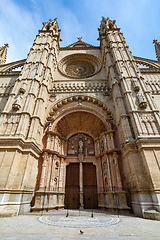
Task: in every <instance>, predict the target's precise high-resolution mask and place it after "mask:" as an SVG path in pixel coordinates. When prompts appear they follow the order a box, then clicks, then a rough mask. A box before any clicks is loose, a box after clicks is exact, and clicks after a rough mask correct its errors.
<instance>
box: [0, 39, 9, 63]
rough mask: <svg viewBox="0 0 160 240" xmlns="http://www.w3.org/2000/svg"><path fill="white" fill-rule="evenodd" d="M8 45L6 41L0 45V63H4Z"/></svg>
mask: <svg viewBox="0 0 160 240" xmlns="http://www.w3.org/2000/svg"><path fill="white" fill-rule="evenodd" d="M8 47H9V45H8V43H6V44H4V46H2V47H0V64H5V62H6V56H7V48H8Z"/></svg>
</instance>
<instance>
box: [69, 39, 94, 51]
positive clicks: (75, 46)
mask: <svg viewBox="0 0 160 240" xmlns="http://www.w3.org/2000/svg"><path fill="white" fill-rule="evenodd" d="M64 48H65V49H86V48H95V46H92V45H90V44H88V43H86V42H83V41H82V38H81V37H79V38H78V41H77V42H74V43H72V44H70V45H68V46H67V47H64ZM96 48H97V47H96Z"/></svg>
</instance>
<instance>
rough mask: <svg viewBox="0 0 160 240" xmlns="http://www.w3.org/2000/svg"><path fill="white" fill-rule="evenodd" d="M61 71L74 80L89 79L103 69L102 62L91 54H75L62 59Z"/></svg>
mask: <svg viewBox="0 0 160 240" xmlns="http://www.w3.org/2000/svg"><path fill="white" fill-rule="evenodd" d="M58 69H59V71H60V72H61V73H62V74H64V75H66V76H68V77H72V78H87V77H91V76H92V75H94V74H96V73H97V72H98V71H99V70H100V69H101V62H100V60H99V59H98V58H97V57H95V56H93V55H89V54H73V55H69V56H66V57H65V58H63V59H61V61H60V62H59V64H58Z"/></svg>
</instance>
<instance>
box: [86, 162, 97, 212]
mask: <svg viewBox="0 0 160 240" xmlns="http://www.w3.org/2000/svg"><path fill="white" fill-rule="evenodd" d="M83 191H84V199H83V200H84V208H85V209H96V208H97V207H98V201H97V179H96V167H95V166H94V165H93V163H83Z"/></svg>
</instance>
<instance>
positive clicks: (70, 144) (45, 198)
mask: <svg viewBox="0 0 160 240" xmlns="http://www.w3.org/2000/svg"><path fill="white" fill-rule="evenodd" d="M71 115H72V114H71ZM77 115H82V113H78V112H77ZM75 116H76V115H74V116H73V117H72V116H71V119H72V118H73V119H75ZM89 116H90V117H91V115H89ZM66 117H67V116H66ZM82 118H83V115H82ZM81 120H82V122H83V119H81ZM61 121H62V120H61ZM77 124H78V123H77ZM86 124H87V123H86ZM101 124H102V123H101ZM71 128H72V126H71ZM78 128H81V129H84V126H83V124H82V125H81V126H78ZM90 128H91V129H90V132H92V130H93V129H92V126H90ZM106 128H107V129H106V131H105V132H102V133H100V135H99V137H96V138H94V139H93V138H92V137H90V136H89V135H87V134H85V133H81V132H80V133H77V134H74V135H73V136H71V137H69V138H68V140H67V139H65V138H62V134H61V133H60V132H56V131H54V128H53V126H51V125H49V127H47V129H46V133H45V136H44V139H45V141H44V149H43V154H42V158H43V160H42V170H41V177H40V181H39V182H38V184H37V186H38V188H39V189H38V190H37V191H36V196H35V205H34V207H33V208H32V209H33V210H41V209H42V208H43V209H46V210H48V209H55V208H56V209H59V208H64V207H65V208H81V209H83V208H100V209H108V210H109V211H115V210H120V211H128V210H129V207H128V206H127V202H126V192H125V191H124V190H123V187H122V180H121V176H120V170H119V164H118V156H119V157H120V156H121V153H120V149H118V148H116V146H115V140H114V134H115V133H114V132H115V130H114V129H113V126H112V124H111V123H109V122H108V123H107V125H106ZM55 129H56V130H57V127H55ZM101 130H102V129H101ZM62 133H63V132H62ZM116 141H118V139H117V140H116ZM116 144H118V143H117V142H116ZM72 163H76V164H77V167H78V171H79V172H77V180H75V179H76V178H75V177H73V176H72V174H73V172H72V174H70V176H67V175H66V174H67V173H66V168H67V167H69V166H70V165H71V164H72ZM86 164H93V165H94V166H95V169H96V175H94V176H93V174H94V173H92V165H88V168H87V172H86V171H84V169H83V168H84V167H85V168H86V166H87V165H86ZM73 171H76V168H75V170H74V169H73ZM68 174H69V171H68ZM86 174H87V175H88V174H89V175H90V179H89V180H87V181H88V182H86V181H85V178H86V176H85V175H86ZM91 178H93V179H91ZM74 181H77V183H76V185H75V182H74ZM76 186H77V187H78V188H76ZM76 189H77V192H76ZM86 189H87V190H86ZM86 191H87V192H89V191H90V193H89V194H86ZM91 192H92V193H91ZM93 192H94V194H93ZM71 198H72V199H71ZM76 201H77V202H76Z"/></svg>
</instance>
